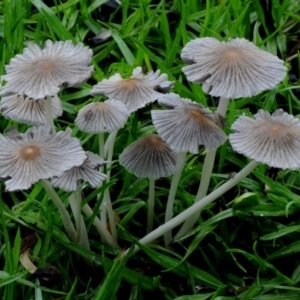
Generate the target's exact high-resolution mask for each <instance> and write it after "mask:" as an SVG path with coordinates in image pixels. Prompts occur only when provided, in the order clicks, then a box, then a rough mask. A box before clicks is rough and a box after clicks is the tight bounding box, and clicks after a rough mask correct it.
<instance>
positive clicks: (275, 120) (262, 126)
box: [229, 109, 300, 170]
mask: <svg viewBox="0 0 300 300" xmlns="http://www.w3.org/2000/svg"><path fill="white" fill-rule="evenodd" d="M232 130H233V133H232V134H230V135H229V142H230V144H231V146H232V148H233V150H235V151H237V152H238V153H241V154H243V155H245V156H247V157H249V158H252V159H253V160H255V161H257V162H261V163H264V164H267V165H268V166H270V167H274V168H280V169H292V170H293V169H298V168H300V152H299V149H300V120H299V119H297V118H295V117H294V116H293V115H290V114H288V113H286V112H284V111H283V110H282V109H278V110H276V111H275V112H274V113H273V114H272V115H271V114H270V113H269V112H267V111H264V110H259V111H258V113H257V114H256V115H254V119H253V118H250V117H247V116H244V115H243V116H240V117H239V118H238V119H237V120H236V121H235V122H234V123H233V124H232Z"/></svg>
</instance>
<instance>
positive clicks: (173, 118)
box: [151, 93, 227, 153]
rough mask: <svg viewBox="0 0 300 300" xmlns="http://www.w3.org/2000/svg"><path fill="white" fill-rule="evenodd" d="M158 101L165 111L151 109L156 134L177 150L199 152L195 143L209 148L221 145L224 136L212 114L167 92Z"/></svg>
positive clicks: (200, 106) (224, 138)
mask: <svg viewBox="0 0 300 300" xmlns="http://www.w3.org/2000/svg"><path fill="white" fill-rule="evenodd" d="M158 102H159V103H160V104H161V105H163V106H164V107H167V108H172V107H173V108H172V109H167V110H152V111H151V115H152V121H153V124H154V126H155V128H156V130H157V132H158V134H159V135H160V136H161V137H162V139H163V140H165V141H166V142H167V143H168V144H169V145H170V146H171V147H172V148H173V149H175V150H177V151H179V152H187V151H189V152H191V153H199V146H200V145H203V146H204V147H205V149H207V150H213V149H216V148H218V147H219V146H220V145H222V144H223V143H224V142H225V141H226V140H227V136H226V135H225V133H224V132H223V131H222V129H221V128H220V127H219V126H218V125H217V124H216V123H215V119H214V115H213V113H212V112H211V111H210V110H209V109H208V108H204V107H203V106H202V105H201V104H199V103H196V102H192V101H191V100H189V99H182V98H180V97H179V96H178V95H176V94H174V93H171V94H167V95H165V96H164V97H163V98H160V99H159V100H158Z"/></svg>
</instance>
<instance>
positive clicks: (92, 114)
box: [75, 100, 129, 133]
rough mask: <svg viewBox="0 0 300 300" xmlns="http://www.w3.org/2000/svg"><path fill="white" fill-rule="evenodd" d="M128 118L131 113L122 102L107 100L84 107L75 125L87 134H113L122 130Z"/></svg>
mask: <svg viewBox="0 0 300 300" xmlns="http://www.w3.org/2000/svg"><path fill="white" fill-rule="evenodd" d="M128 117H129V111H128V109H127V107H126V106H125V105H124V104H123V103H122V102H121V101H118V100H106V101H104V102H93V103H90V104H88V105H86V106H84V107H83V108H82V109H81V110H80V111H79V113H78V116H77V118H76V120H75V123H76V125H77V127H78V128H79V129H80V130H81V131H83V132H87V133H104V132H113V131H115V130H118V129H120V128H122V127H123V126H124V124H125V122H126V121H127V119H128Z"/></svg>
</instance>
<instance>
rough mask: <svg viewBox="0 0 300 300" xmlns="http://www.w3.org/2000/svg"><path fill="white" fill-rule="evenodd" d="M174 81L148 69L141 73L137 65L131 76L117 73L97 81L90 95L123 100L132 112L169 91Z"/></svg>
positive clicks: (158, 71)
mask: <svg viewBox="0 0 300 300" xmlns="http://www.w3.org/2000/svg"><path fill="white" fill-rule="evenodd" d="M173 85H174V83H173V82H170V81H168V78H167V75H166V74H160V70H157V71H156V72H153V71H150V72H148V74H147V75H143V72H142V68H141V67H137V68H135V69H134V70H133V72H132V76H131V77H130V78H127V79H123V78H122V77H121V75H120V74H119V73H117V74H115V75H113V76H111V77H110V78H109V79H104V80H102V81H101V82H98V84H97V85H95V86H94V87H93V89H92V91H91V95H93V96H96V95H100V94H104V95H105V96H107V97H109V98H111V99H117V100H119V101H121V102H123V103H124V104H125V105H126V106H127V107H128V109H129V112H134V111H136V110H138V109H139V108H141V107H144V106H145V105H146V104H148V103H151V102H153V101H155V100H157V99H158V98H159V97H160V96H161V95H162V94H161V93H165V92H167V91H169V90H170V89H171V88H172V87H173Z"/></svg>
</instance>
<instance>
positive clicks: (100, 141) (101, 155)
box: [99, 133, 105, 173]
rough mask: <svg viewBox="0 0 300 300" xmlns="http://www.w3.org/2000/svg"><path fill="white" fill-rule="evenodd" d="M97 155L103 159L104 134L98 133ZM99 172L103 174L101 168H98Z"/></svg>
mask: <svg viewBox="0 0 300 300" xmlns="http://www.w3.org/2000/svg"><path fill="white" fill-rule="evenodd" d="M99 155H100V157H101V158H103V159H105V151H104V133H99ZM99 171H100V172H101V173H103V167H100V168H99Z"/></svg>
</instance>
